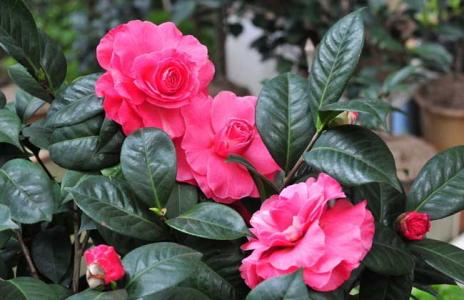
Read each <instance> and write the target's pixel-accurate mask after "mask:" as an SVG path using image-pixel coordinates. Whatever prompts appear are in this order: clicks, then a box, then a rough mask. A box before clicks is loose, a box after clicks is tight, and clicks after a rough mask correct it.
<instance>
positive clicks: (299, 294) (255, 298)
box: [246, 271, 310, 300]
mask: <svg viewBox="0 0 464 300" xmlns="http://www.w3.org/2000/svg"><path fill="white" fill-rule="evenodd" d="M283 299H299V300H304V299H307V300H309V299H310V298H309V295H308V290H307V288H306V285H305V283H304V282H303V272H302V271H297V272H294V273H291V274H288V275H283V276H278V277H274V278H271V279H268V280H265V281H263V282H262V283H260V284H258V286H256V287H255V288H254V289H253V290H252V291H251V292H250V293H249V294H248V296H247V297H246V300H283Z"/></svg>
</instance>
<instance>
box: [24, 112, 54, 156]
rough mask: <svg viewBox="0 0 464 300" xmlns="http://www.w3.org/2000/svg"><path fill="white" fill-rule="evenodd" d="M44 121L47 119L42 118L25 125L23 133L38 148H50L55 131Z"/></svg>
mask: <svg viewBox="0 0 464 300" xmlns="http://www.w3.org/2000/svg"><path fill="white" fill-rule="evenodd" d="M44 123H45V120H44V119H42V120H39V121H36V122H34V123H32V124H30V125H29V126H26V127H24V128H23V130H22V135H23V136H24V137H25V138H27V139H28V140H29V142H30V143H31V144H33V145H34V146H36V147H37V148H41V149H48V146H49V145H50V139H51V135H52V132H53V131H52V130H51V129H50V128H48V127H46V126H45V124H44Z"/></svg>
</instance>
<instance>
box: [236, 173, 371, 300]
mask: <svg viewBox="0 0 464 300" xmlns="http://www.w3.org/2000/svg"><path fill="white" fill-rule="evenodd" d="M330 200H334V201H330ZM329 201H330V202H329ZM366 204H367V202H366V201H363V202H360V203H358V204H356V205H353V204H351V202H349V201H348V200H347V199H346V198H345V194H344V193H343V190H342V187H341V186H340V184H339V183H338V182H337V181H336V180H335V179H333V178H332V177H330V176H328V175H326V174H324V173H321V174H320V175H319V177H318V178H317V179H315V178H309V179H308V180H307V181H306V182H302V183H297V184H293V185H291V186H288V187H286V188H285V189H284V190H282V192H281V193H280V195H274V196H271V197H270V198H269V199H267V200H266V201H264V203H263V205H262V206H261V209H260V210H259V211H257V212H256V213H254V215H253V217H252V218H251V221H250V223H251V226H252V227H253V228H252V229H251V232H252V233H253V234H254V236H255V237H252V238H250V239H249V241H248V242H247V243H246V244H244V245H243V246H242V249H243V250H253V252H252V253H251V255H250V256H248V257H247V258H245V259H244V260H243V261H242V266H241V267H240V272H241V275H242V278H243V279H244V280H245V282H246V284H247V285H248V286H249V287H250V288H254V287H255V286H256V285H257V284H258V283H260V282H261V281H263V280H265V279H268V278H271V277H275V276H279V275H284V274H287V273H291V272H294V271H296V270H298V269H303V278H304V282H305V283H306V284H307V285H309V286H310V287H311V288H313V289H314V290H317V291H323V292H325V291H332V290H335V289H336V288H338V287H339V286H340V285H342V284H343V282H345V281H346V280H347V279H348V278H349V277H350V275H351V272H352V270H353V269H355V268H357V267H358V266H359V264H360V262H361V261H362V260H363V259H364V257H365V256H366V254H367V253H368V251H369V250H370V249H371V247H372V240H373V237H374V231H375V226H374V218H373V216H372V214H371V212H370V211H369V210H367V209H366Z"/></svg>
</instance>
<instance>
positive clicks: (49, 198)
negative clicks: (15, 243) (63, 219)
mask: <svg viewBox="0 0 464 300" xmlns="http://www.w3.org/2000/svg"><path fill="white" fill-rule="evenodd" d="M0 190H1V191H2V192H1V193H0V203H2V204H4V205H7V206H8V207H9V208H10V210H11V217H12V219H13V220H14V221H17V222H19V223H23V224H33V223H37V222H39V221H51V219H52V214H53V210H54V207H55V203H54V193H53V183H52V181H51V180H50V179H49V178H48V176H47V174H46V173H45V171H44V170H43V169H42V168H41V167H40V166H38V165H36V164H33V163H32V162H30V161H27V160H24V159H14V160H10V161H9V162H7V163H6V164H4V165H3V167H2V168H1V169H0Z"/></svg>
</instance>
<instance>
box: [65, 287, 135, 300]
mask: <svg viewBox="0 0 464 300" xmlns="http://www.w3.org/2000/svg"><path fill="white" fill-rule="evenodd" d="M127 297H128V295H127V291H126V290H114V291H109V292H101V291H97V290H92V289H87V290H85V291H82V292H80V293H78V294H75V295H72V296H71V297H68V298H66V300H127Z"/></svg>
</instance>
